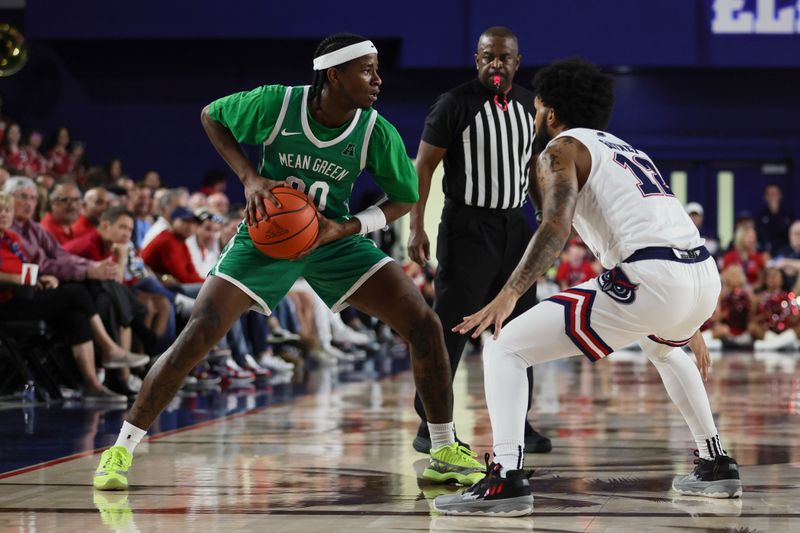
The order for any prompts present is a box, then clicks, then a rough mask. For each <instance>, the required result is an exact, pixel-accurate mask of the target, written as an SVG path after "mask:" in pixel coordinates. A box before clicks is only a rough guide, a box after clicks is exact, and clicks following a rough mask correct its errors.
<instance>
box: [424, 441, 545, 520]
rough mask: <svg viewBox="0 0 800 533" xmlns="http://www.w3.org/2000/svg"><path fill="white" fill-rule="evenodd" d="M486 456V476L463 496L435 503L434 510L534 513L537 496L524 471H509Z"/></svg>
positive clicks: (453, 496)
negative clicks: (503, 475)
mask: <svg viewBox="0 0 800 533" xmlns="http://www.w3.org/2000/svg"><path fill="white" fill-rule="evenodd" d="M489 457H490V455H489V454H488V453H487V454H486V455H485V460H486V477H485V478H483V479H482V480H480V481H478V482H477V483H475V484H474V485H473V486H471V487H470V488H468V489H466V490H465V491H464V492H462V493H459V494H446V495H442V496H438V497H436V498H435V499H434V500H433V508H434V510H436V511H438V512H440V513H443V514H448V515H477V516H526V515H529V514H531V513H532V512H533V493H532V492H531V485H530V483H528V476H527V475H526V474H525V472H524V471H523V470H508V471H507V472H506V477H501V476H500V470H501V467H500V465H499V464H497V463H489Z"/></svg>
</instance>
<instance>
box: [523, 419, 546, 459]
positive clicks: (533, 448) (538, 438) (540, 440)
mask: <svg viewBox="0 0 800 533" xmlns="http://www.w3.org/2000/svg"><path fill="white" fill-rule="evenodd" d="M552 449H553V443H552V442H550V439H548V438H547V437H545V436H544V435H542V434H541V433H539V432H538V431H536V430H535V429H533V426H531V423H530V422H528V421H525V453H548V452H550V450H552Z"/></svg>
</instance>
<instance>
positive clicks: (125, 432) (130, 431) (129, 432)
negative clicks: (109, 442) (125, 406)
mask: <svg viewBox="0 0 800 533" xmlns="http://www.w3.org/2000/svg"><path fill="white" fill-rule="evenodd" d="M145 435H147V431H145V430H143V429H139V428H137V427H136V426H134V425H133V424H131V423H129V422H123V423H122V429H121V430H120V431H119V437H117V442H115V443H114V446H122V447H124V448H125V449H126V450H128V452H130V453H133V450H134V449H136V445H137V444H139V443H140V442H141V441H142V439H143V438H144V436H145Z"/></svg>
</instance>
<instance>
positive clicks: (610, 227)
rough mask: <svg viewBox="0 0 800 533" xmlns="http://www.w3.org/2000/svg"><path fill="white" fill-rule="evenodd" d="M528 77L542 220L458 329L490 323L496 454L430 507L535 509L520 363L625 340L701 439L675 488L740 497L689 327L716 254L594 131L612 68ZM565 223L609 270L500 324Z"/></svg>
mask: <svg viewBox="0 0 800 533" xmlns="http://www.w3.org/2000/svg"><path fill="white" fill-rule="evenodd" d="M533 83H534V94H535V95H536V100H535V107H536V118H535V125H536V137H535V139H534V152H535V153H541V155H540V156H539V158H538V161H537V174H538V182H539V183H538V185H539V192H540V195H541V198H542V202H541V204H542V205H541V207H542V221H541V225H540V226H539V230H538V231H537V232H536V234H535V235H534V237H533V239H532V240H531V243H530V244H529V245H528V249H527V251H526V252H525V255H524V256H523V258H522V260H521V261H520V263H519V265H518V266H517V268H516V270H515V271H514V272H513V274H512V275H511V277H510V278H509V279H508V281H507V283H506V284H505V286H504V288H503V289H502V291H501V292H500V294H499V295H498V296H497V297H496V298H495V299H494V300H493V301H492V302H491V303H489V304H488V305H487V306H486V307H484V308H483V309H482V310H481V311H479V312H477V313H475V314H474V315H471V316H468V317H466V318H465V319H464V321H463V322H462V323H461V324H459V325H458V326H456V327H455V328H454V331H459V332H461V333H467V332H469V331H470V330H472V331H473V337H477V336H478V335H480V333H481V332H482V331H484V330H485V329H487V328H489V327H492V328H493V329H494V335H493V338H492V339H490V340H489V341H488V342H487V343H486V346H485V349H484V354H483V358H484V384H485V389H486V403H487V405H488V408H489V414H490V417H491V421H492V431H493V438H494V461H493V462H491V463H489V454H487V458H486V461H487V476H486V477H485V478H484V480H482V481H480V482H479V483H477V484H475V485H473V486H472V487H471V488H469V489H467V490H466V491H465V492H464V493H462V494H455V495H446V496H439V497H438V498H436V500H435V502H434V506H435V508H436V510H437V511H440V512H443V513H446V514H473V515H504V516H521V515H526V514H530V513H531V512H532V511H533V495H532V494H531V489H530V485H529V484H528V479H527V477H526V475H525V473H524V472H523V470H522V464H523V457H522V455H523V452H522V450H523V441H524V435H523V432H522V428H523V422H524V419H525V410H526V407H527V389H526V387H527V385H526V383H527V382H526V375H525V370H526V368H527V367H529V366H531V365H535V364H538V363H544V362H546V361H552V360H554V359H561V358H564V357H569V356H573V355H576V354H580V353H583V354H584V355H585V356H586V357H588V358H589V359H590V360H591V361H593V362H594V361H597V360H599V359H602V358H604V357H606V356H608V355H609V354H611V353H612V352H613V351H614V350H617V349H620V348H622V347H624V346H626V345H628V344H630V343H632V342H634V341H638V342H639V343H640V344H641V346H642V350H643V351H644V353H645V354H646V355H647V357H648V358H649V359H650V361H652V362H653V364H654V365H655V366H656V368H657V369H658V372H659V374H660V375H661V379H662V380H663V382H664V386H665V387H666V389H667V392H668V393H669V396H670V398H672V401H673V402H674V403H675V405H676V406H677V407H678V409H679V410H680V412H681V414H683V417H684V419H685V420H686V423H687V424H688V425H689V429H690V430H691V432H692V435H693V437H694V440H695V442H696V444H697V448H698V452H696V453H697V455H698V459H697V461H696V463H697V466H696V467H695V469H694V471H693V472H692V473H691V474H689V475H687V476H683V477H679V478H676V479H675V480H674V482H673V489H674V490H676V491H678V492H679V493H682V494H690V495H697V496H707V497H712V498H732V497H738V496H740V495H741V493H742V485H741V481H740V480H739V472H738V465H737V464H736V461H735V460H733V459H732V458H731V457H729V456H728V455H727V453H726V452H725V450H724V449H723V448H722V445H721V443H720V440H719V436H718V434H717V429H716V426H715V425H714V419H713V417H712V415H711V408H710V405H709V402H708V396H707V395H706V391H705V388H704V386H703V380H704V379H705V378H706V376H707V371H708V367H709V365H710V359H709V356H708V350H707V349H706V346H705V343H704V342H703V338H702V337H701V336H700V333H699V331H698V328H699V327H700V325H701V324H702V323H703V322H704V321H705V320H706V319H707V318H708V317H709V316H711V314H712V312H713V311H714V307H715V306H716V302H717V296H718V295H719V291H720V281H719V274H718V272H717V268H716V264H715V262H714V260H713V259H711V258H710V257H709V253H708V251H707V250H706V248H705V247H704V246H703V239H701V238H700V235H699V234H698V232H697V229H696V228H695V226H694V224H692V221H691V219H690V218H689V216H688V215H687V214H686V212H685V211H684V209H683V207H682V206H681V204H680V202H679V201H678V200H677V199H676V198H675V197H674V196H673V194H672V192H671V191H670V189H669V187H668V186H667V184H666V182H665V181H664V180H663V178H662V177H661V175H660V174H659V173H658V169H656V166H655V165H654V164H653V162H652V161H651V159H650V158H649V157H648V156H647V154H645V153H644V152H642V151H640V150H637V149H636V148H634V147H632V146H630V145H629V144H628V143H626V142H625V141H622V140H620V139H618V138H617V137H614V136H613V135H611V134H610V133H606V132H603V131H600V130H602V129H603V128H604V127H605V126H606V124H607V123H608V119H609V117H610V115H611V108H612V106H613V101H614V96H613V88H612V81H611V79H610V78H609V77H608V76H606V75H604V74H603V73H601V72H600V70H599V69H597V67H595V66H594V65H592V64H591V63H588V62H586V61H583V60H580V59H567V60H562V61H557V62H555V63H553V64H552V65H550V66H548V67H546V68H544V69H542V70H541V71H539V72H538V73H537V75H536V77H535V78H534V81H533ZM572 226H574V227H575V229H576V230H577V232H578V234H579V235H580V236H581V238H582V239H583V241H584V242H585V243H586V244H587V245H588V246H589V247H590V248H591V249H592V251H593V252H594V253H595V254H596V255H597V257H598V258H599V259H600V262H601V263H602V264H603V267H604V268H606V269H608V271H607V272H605V273H604V274H602V275H600V276H598V277H597V278H594V279H592V280H590V281H587V282H585V283H583V284H581V285H578V286H577V287H573V288H571V289H567V290H565V291H563V292H561V293H559V294H557V295H555V296H553V297H551V298H549V299H548V300H545V301H543V302H541V303H540V304H539V305H537V306H535V307H533V308H532V309H530V310H529V311H527V312H526V313H524V314H522V315H521V316H519V317H518V318H516V319H514V320H512V321H511V322H510V323H508V324H507V325H506V326H505V327H503V328H502V332H501V326H502V325H503V322H504V320H505V319H506V318H507V317H508V316H509V314H510V313H511V310H512V309H513V308H514V304H515V303H516V301H517V299H518V298H519V297H520V296H521V295H522V294H523V293H525V291H527V290H528V289H529V288H530V287H531V286H532V285H533V284H534V283H535V282H536V280H537V279H538V278H539V277H540V276H542V275H543V274H544V273H545V272H546V271H547V270H548V269H549V268H550V266H551V265H552V264H553V262H554V261H555V260H556V258H558V256H559V254H560V252H561V250H562V249H563V248H564V244H565V243H566V242H567V238H568V237H569V234H570V230H571V228H572ZM684 345H689V347H690V348H691V349H692V351H693V352H694V354H695V356H696V358H697V366H695V365H694V363H693V362H692V361H691V360H690V358H689V356H688V355H687V354H686V353H685V352H684V351H683V350H682V349H681V346H684ZM698 367H699V371H698ZM701 374H702V377H701Z"/></svg>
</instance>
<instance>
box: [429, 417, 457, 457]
mask: <svg viewBox="0 0 800 533" xmlns="http://www.w3.org/2000/svg"><path fill="white" fill-rule="evenodd" d="M428 431H429V432H430V434H431V450H438V449H439V448H441V447H442V446H449V445H450V444H453V443H454V442H455V441H456V433H455V429H454V428H453V423H452V422H447V423H445V424H431V423H430V422H428Z"/></svg>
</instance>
